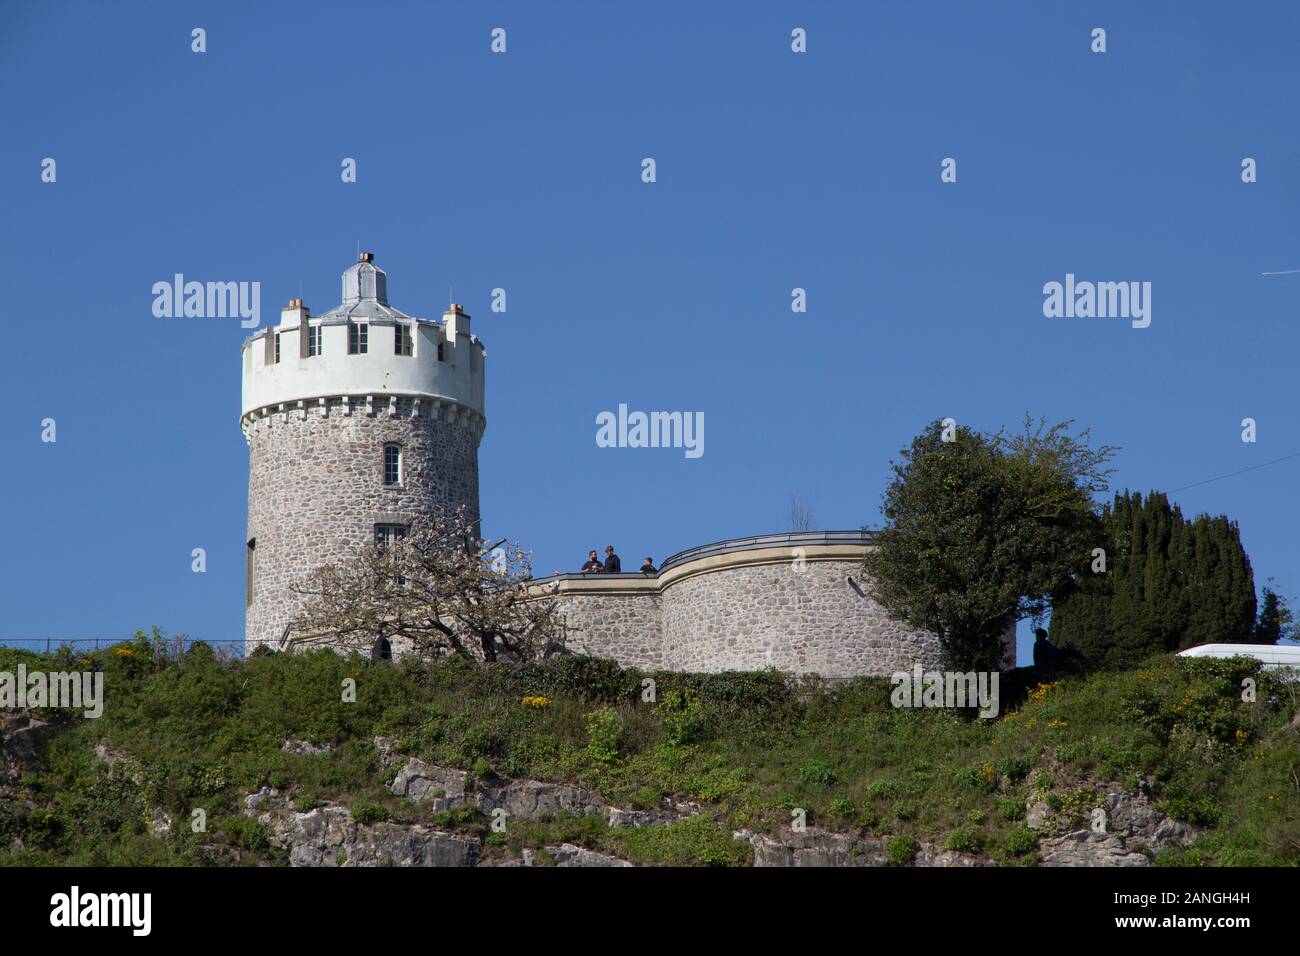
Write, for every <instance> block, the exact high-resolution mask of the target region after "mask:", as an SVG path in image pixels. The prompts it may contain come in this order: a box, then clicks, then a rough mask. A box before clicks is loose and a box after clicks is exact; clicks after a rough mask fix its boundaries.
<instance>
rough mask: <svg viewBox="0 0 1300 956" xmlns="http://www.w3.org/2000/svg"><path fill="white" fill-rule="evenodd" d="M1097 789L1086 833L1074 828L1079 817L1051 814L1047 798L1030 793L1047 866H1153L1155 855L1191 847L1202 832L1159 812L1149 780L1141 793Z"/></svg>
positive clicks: (1031, 817) (1033, 824) (1030, 821)
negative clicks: (1184, 846)
mask: <svg viewBox="0 0 1300 956" xmlns="http://www.w3.org/2000/svg"><path fill="white" fill-rule="evenodd" d="M1096 786H1097V787H1098V789H1097V796H1096V798H1095V799H1094V800H1093V801H1091V802H1092V803H1093V806H1091V807H1089V808H1087V810H1088V811H1089V814H1090V817H1091V819H1090V821H1089V826H1088V827H1087V828H1078V827H1076V826H1072V825H1071V824H1072V823H1073V822H1074V819H1075V818H1074V817H1072V816H1071V815H1070V814H1067V813H1061V812H1054V811H1052V810H1051V809H1049V806H1048V801H1047V799H1046V794H1043V793H1040V792H1037V791H1030V794H1029V799H1028V801H1027V803H1026V807H1025V810H1026V814H1025V823H1026V825H1027V826H1028V827H1029V828H1030V829H1031V830H1036V831H1038V832H1040V833H1041V834H1042V835H1043V836H1042V837H1041V838H1040V840H1039V844H1038V846H1039V855H1040V857H1041V859H1042V862H1043V865H1045V866H1149V865H1150V864H1151V858H1152V857H1153V856H1154V855H1155V854H1156V853H1158V852H1160V851H1161V850H1165V849H1168V848H1170V847H1174V846H1183V845H1185V844H1187V843H1190V842H1191V841H1192V840H1194V839H1196V837H1198V836H1199V835H1200V834H1201V832H1202V828H1200V827H1197V826H1193V825H1192V824H1190V823H1183V822H1180V821H1178V820H1173V819H1171V818H1170V817H1168V816H1166V815H1165V814H1164V813H1162V812H1161V811H1160V810H1159V809H1157V807H1156V806H1155V804H1154V803H1153V802H1152V801H1151V798H1150V796H1149V795H1148V794H1149V788H1150V781H1143V782H1142V786H1141V790H1139V792H1137V793H1129V792H1128V791H1127V790H1125V789H1124V788H1122V787H1120V786H1119V785H1118V784H1101V785H1096ZM1098 811H1102V812H1098Z"/></svg>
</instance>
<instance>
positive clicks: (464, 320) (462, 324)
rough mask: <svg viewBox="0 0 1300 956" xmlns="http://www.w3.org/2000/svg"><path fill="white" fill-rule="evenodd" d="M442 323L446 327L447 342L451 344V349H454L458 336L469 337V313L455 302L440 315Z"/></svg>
mask: <svg viewBox="0 0 1300 956" xmlns="http://www.w3.org/2000/svg"><path fill="white" fill-rule="evenodd" d="M442 321H443V323H444V324H445V325H446V327H447V341H448V342H450V343H451V347H452V348H455V347H456V339H457V337H458V336H461V335H469V313H468V312H466V311H465V310H464V309H462V308H461V307H460V306H459V305H457V304H456V303H455V302H453V303H452V304H451V308H449V309H448V310H447V311H446V312H444V313H442Z"/></svg>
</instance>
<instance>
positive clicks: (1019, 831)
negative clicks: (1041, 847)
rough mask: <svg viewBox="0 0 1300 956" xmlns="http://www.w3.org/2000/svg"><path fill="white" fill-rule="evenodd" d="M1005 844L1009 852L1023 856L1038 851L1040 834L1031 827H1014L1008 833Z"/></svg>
mask: <svg viewBox="0 0 1300 956" xmlns="http://www.w3.org/2000/svg"><path fill="white" fill-rule="evenodd" d="M1003 843H1004V845H1005V846H1006V848H1007V852H1009V853H1012V854H1015V855H1016V856H1023V855H1024V854H1026V853H1033V852H1034V851H1035V850H1037V849H1038V834H1037V833H1035V832H1034V831H1033V830H1031V829H1029V827H1023V826H1019V827H1012V828H1011V829H1009V830H1008V831H1007V832H1006V836H1005V837H1004V839H1003Z"/></svg>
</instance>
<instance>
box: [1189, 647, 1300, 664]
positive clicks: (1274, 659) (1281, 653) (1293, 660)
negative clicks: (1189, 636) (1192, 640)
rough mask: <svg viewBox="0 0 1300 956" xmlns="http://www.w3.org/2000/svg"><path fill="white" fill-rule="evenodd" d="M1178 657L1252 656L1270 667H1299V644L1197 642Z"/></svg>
mask: <svg viewBox="0 0 1300 956" xmlns="http://www.w3.org/2000/svg"><path fill="white" fill-rule="evenodd" d="M1178 656H1179V657H1238V656H1241V657H1253V658H1255V659H1256V660H1260V661H1263V662H1264V663H1265V664H1267V665H1269V666H1270V667H1300V644H1199V645H1197V646H1196V647H1189V648H1187V650H1185V651H1179V652H1178Z"/></svg>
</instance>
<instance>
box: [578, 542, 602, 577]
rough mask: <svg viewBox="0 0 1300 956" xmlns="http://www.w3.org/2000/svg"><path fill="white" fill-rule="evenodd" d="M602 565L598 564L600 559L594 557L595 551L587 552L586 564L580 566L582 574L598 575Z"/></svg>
mask: <svg viewBox="0 0 1300 956" xmlns="http://www.w3.org/2000/svg"><path fill="white" fill-rule="evenodd" d="M603 568H604V565H602V564H601V563H600V558H598V557H596V549H595V548H593V549H592V550H590V551H588V552H587V563H586V564H584V565H583V566H582V573H583V574H599V573H600V572H601V570H603Z"/></svg>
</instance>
